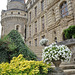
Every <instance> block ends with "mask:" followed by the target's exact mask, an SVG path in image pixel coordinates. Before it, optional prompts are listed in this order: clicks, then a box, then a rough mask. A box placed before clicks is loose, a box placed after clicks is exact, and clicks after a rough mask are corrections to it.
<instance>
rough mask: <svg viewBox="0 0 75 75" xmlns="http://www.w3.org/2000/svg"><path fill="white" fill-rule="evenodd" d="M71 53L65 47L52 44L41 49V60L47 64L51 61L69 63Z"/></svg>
mask: <svg viewBox="0 0 75 75" xmlns="http://www.w3.org/2000/svg"><path fill="white" fill-rule="evenodd" d="M71 56H72V52H71V51H70V49H69V48H68V47H67V46H65V45H59V46H58V45H56V43H52V44H51V45H49V46H48V47H45V48H44V49H43V53H42V60H43V61H44V62H46V63H47V64H48V63H49V62H52V61H53V60H61V61H70V58H71Z"/></svg>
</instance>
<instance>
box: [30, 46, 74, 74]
mask: <svg viewBox="0 0 75 75" xmlns="http://www.w3.org/2000/svg"><path fill="white" fill-rule="evenodd" d="M43 48H44V47H42V46H40V47H35V46H31V47H30V49H31V50H32V51H33V52H34V53H35V54H36V55H37V57H38V60H39V61H40V60H41V59H42V49H43ZM51 67H53V68H54V66H53V64H52V66H51ZM60 68H62V69H63V71H64V72H65V73H66V74H67V75H75V64H74V63H62V64H61V65H60Z"/></svg>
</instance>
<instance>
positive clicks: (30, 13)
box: [29, 12, 31, 21]
mask: <svg viewBox="0 0 75 75" xmlns="http://www.w3.org/2000/svg"><path fill="white" fill-rule="evenodd" d="M29 14H30V21H31V12H30V13H29Z"/></svg>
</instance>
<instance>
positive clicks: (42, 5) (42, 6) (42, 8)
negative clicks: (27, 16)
mask: <svg viewBox="0 0 75 75" xmlns="http://www.w3.org/2000/svg"><path fill="white" fill-rule="evenodd" d="M43 10H44V0H42V2H41V11H43Z"/></svg>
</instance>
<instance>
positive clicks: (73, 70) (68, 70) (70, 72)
mask: <svg viewBox="0 0 75 75" xmlns="http://www.w3.org/2000/svg"><path fill="white" fill-rule="evenodd" d="M51 67H52V68H54V66H53V65H52V66H51ZM60 68H61V69H63V71H64V72H65V74H66V75H75V64H61V65H60Z"/></svg>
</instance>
